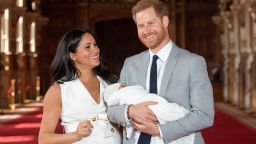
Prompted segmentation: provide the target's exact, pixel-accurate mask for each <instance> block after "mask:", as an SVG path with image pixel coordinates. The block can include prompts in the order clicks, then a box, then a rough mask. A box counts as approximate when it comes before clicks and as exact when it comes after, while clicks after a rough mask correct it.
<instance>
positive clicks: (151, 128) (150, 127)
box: [132, 118, 160, 136]
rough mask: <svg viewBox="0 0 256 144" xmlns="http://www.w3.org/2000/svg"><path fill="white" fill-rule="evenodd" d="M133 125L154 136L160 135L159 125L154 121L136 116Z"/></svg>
mask: <svg viewBox="0 0 256 144" xmlns="http://www.w3.org/2000/svg"><path fill="white" fill-rule="evenodd" d="M132 127H133V128H135V129H137V130H139V131H141V132H144V133H147V134H149V135H152V136H160V131H159V128H158V126H157V125H156V124H155V123H154V122H152V121H147V120H142V119H139V118H135V119H134V120H133V121H132Z"/></svg>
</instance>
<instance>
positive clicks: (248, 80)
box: [242, 3, 254, 110]
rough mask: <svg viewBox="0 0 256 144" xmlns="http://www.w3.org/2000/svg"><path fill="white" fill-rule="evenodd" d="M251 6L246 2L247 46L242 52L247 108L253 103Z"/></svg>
mask: <svg viewBox="0 0 256 144" xmlns="http://www.w3.org/2000/svg"><path fill="white" fill-rule="evenodd" d="M250 13H251V7H250V5H249V3H245V11H244V14H245V15H244V17H245V34H244V36H243V35H242V37H244V38H245V39H246V46H245V48H242V53H245V69H244V78H245V80H244V106H245V108H246V109H248V110H249V109H250V108H251V104H252V64H253V60H254V57H253V51H252V37H253V36H252V19H251V17H250Z"/></svg>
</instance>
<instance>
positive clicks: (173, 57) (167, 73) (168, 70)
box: [159, 44, 179, 97]
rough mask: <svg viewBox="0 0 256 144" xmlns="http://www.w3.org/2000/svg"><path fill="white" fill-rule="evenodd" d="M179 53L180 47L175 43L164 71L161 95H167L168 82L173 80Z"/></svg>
mask: <svg viewBox="0 0 256 144" xmlns="http://www.w3.org/2000/svg"><path fill="white" fill-rule="evenodd" d="M178 54H179V48H178V47H177V46H176V45H175V44H173V47H172V50H171V52H170V54H169V57H168V60H167V62H166V65H165V69H164V73H163V78H162V83H161V88H160V92H159V95H161V96H163V97H164V96H165V92H166V88H167V84H168V83H169V81H170V80H171V77H172V73H173V70H174V68H175V65H176V63H177V60H178V57H177V55H178Z"/></svg>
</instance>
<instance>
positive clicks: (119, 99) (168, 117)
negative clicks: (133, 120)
mask: <svg viewBox="0 0 256 144" xmlns="http://www.w3.org/2000/svg"><path fill="white" fill-rule="evenodd" d="M120 85H121V84H120V83H116V84H112V85H110V86H108V87H107V88H106V89H105V91H104V100H105V102H106V103H107V105H108V106H114V105H123V104H138V103H141V102H145V101H155V102H158V104H156V105H150V106H149V108H150V109H151V110H152V111H153V112H154V114H155V115H156V117H157V119H158V121H159V123H160V124H164V123H167V122H170V121H174V120H177V119H180V118H182V117H184V116H185V115H186V114H187V113H189V111H188V110H187V109H185V108H184V107H182V106H180V105H178V104H176V103H169V102H168V101H166V100H165V99H164V98H162V97H161V96H159V95H156V94H151V93H148V92H147V91H146V90H145V89H143V87H141V86H138V85H136V86H127V87H123V88H121V89H119V87H120ZM118 89H119V90H118ZM125 129H126V134H127V135H126V137H127V138H131V136H132V133H133V132H134V130H133V128H132V127H126V128H125ZM137 135H138V134H137ZM194 138H195V134H190V135H188V136H185V137H182V138H180V139H177V140H175V141H172V142H170V143H169V144H193V141H194ZM155 140H156V141H157V144H164V141H163V139H161V138H160V137H156V139H155Z"/></svg>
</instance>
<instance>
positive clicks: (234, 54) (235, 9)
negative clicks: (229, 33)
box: [230, 1, 243, 105]
mask: <svg viewBox="0 0 256 144" xmlns="http://www.w3.org/2000/svg"><path fill="white" fill-rule="evenodd" d="M230 8H231V10H232V11H231V12H232V16H233V32H234V33H233V35H234V37H233V42H234V47H233V48H232V49H231V50H230V56H231V58H232V60H233V62H234V69H233V71H232V73H234V75H233V76H234V77H233V81H232V83H233V89H232V91H233V92H234V96H233V100H232V101H233V104H235V105H239V104H240V103H239V102H240V101H243V99H242V98H243V97H242V96H240V89H239V88H240V87H239V86H240V81H241V80H240V73H241V69H240V61H241V57H240V49H239V48H240V30H239V10H240V5H238V4H237V3H236V1H234V4H233V5H231V7H230ZM230 78H232V77H230Z"/></svg>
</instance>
